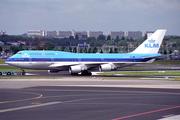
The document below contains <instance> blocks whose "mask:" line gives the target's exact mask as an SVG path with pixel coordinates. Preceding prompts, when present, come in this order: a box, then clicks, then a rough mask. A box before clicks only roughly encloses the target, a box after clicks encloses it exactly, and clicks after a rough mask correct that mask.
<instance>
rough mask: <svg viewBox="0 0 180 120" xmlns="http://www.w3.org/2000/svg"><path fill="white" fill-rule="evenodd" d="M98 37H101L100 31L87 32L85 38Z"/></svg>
mask: <svg viewBox="0 0 180 120" xmlns="http://www.w3.org/2000/svg"><path fill="white" fill-rule="evenodd" d="M99 35H103V32H102V31H88V32H87V37H95V38H97V37H98V36H99Z"/></svg>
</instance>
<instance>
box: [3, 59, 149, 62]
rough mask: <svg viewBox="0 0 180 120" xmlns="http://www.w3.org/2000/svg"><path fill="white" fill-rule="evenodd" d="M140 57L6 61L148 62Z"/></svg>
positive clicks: (17, 60) (21, 60) (13, 60)
mask: <svg viewBox="0 0 180 120" xmlns="http://www.w3.org/2000/svg"><path fill="white" fill-rule="evenodd" d="M148 60H150V59H140V58H136V59H135V58H103V59H100V58H80V59H79V58H9V59H7V60H6V62H146V61H148Z"/></svg>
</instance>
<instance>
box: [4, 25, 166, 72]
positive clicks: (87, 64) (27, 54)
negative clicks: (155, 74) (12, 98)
mask: <svg viewBox="0 0 180 120" xmlns="http://www.w3.org/2000/svg"><path fill="white" fill-rule="evenodd" d="M165 33H166V30H164V29H159V30H157V31H156V32H155V33H153V34H152V35H151V36H150V37H149V38H147V39H146V40H145V41H144V42H143V43H142V44H141V45H140V46H139V47H138V48H136V49H135V50H134V51H133V52H131V53H126V54H125V53H124V54H109V53H102V54H94V53H93V54H92V53H70V52H61V51H31V50H30V51H19V52H18V53H17V54H15V55H13V56H12V57H10V58H8V59H7V60H6V61H5V62H6V63H7V64H9V65H11V66H14V67H18V68H21V70H22V75H25V71H24V69H35V70H48V71H49V72H59V71H65V70H67V71H68V70H69V72H70V74H71V75H76V74H78V73H81V74H82V75H91V70H92V69H94V68H99V71H111V70H117V68H121V67H126V66H131V65H134V64H139V63H151V62H153V61H154V60H155V59H156V58H157V57H160V56H161V54H159V53H158V51H159V48H160V45H161V43H162V40H163V38H164V35H165Z"/></svg>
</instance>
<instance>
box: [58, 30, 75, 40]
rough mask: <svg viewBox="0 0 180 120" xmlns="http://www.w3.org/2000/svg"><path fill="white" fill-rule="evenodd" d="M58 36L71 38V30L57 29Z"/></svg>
mask: <svg viewBox="0 0 180 120" xmlns="http://www.w3.org/2000/svg"><path fill="white" fill-rule="evenodd" d="M57 36H60V37H66V38H69V37H70V36H72V32H71V31H57Z"/></svg>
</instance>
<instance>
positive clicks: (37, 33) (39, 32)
mask: <svg viewBox="0 0 180 120" xmlns="http://www.w3.org/2000/svg"><path fill="white" fill-rule="evenodd" d="M27 36H46V31H44V30H28V31H27Z"/></svg>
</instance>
